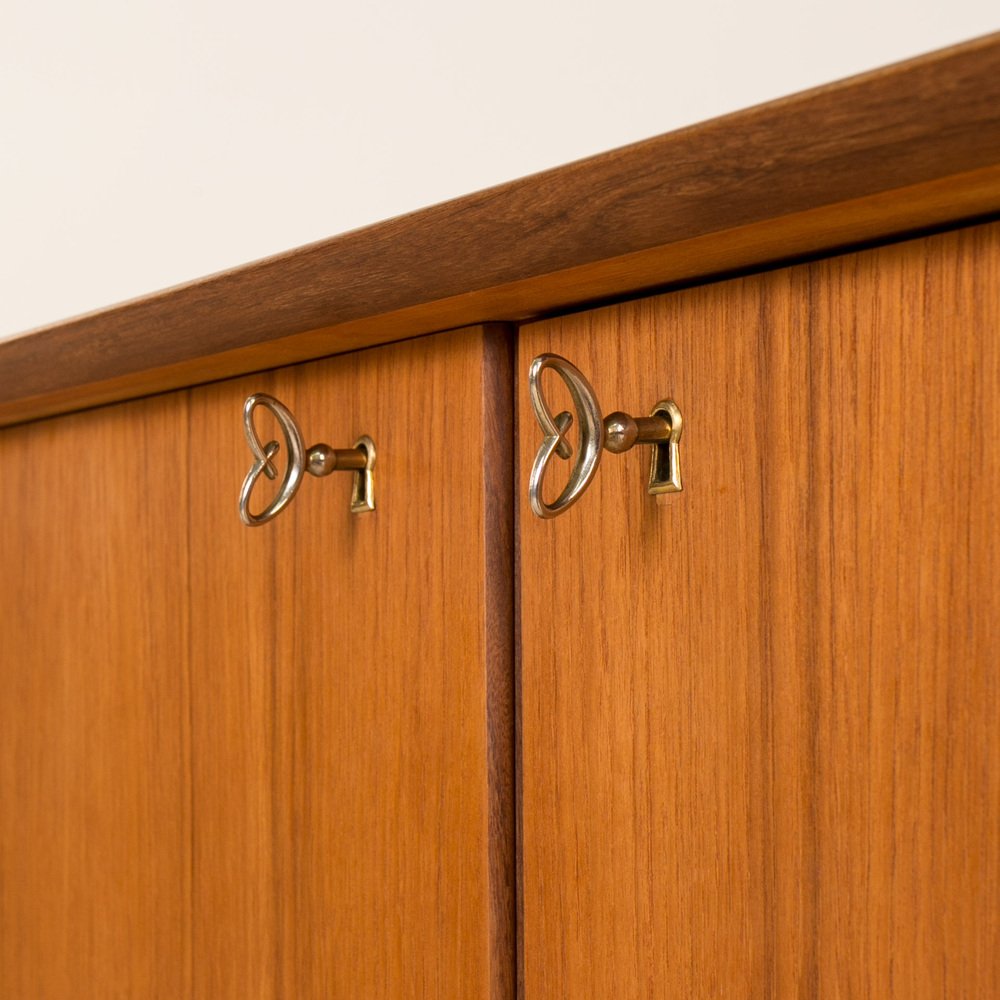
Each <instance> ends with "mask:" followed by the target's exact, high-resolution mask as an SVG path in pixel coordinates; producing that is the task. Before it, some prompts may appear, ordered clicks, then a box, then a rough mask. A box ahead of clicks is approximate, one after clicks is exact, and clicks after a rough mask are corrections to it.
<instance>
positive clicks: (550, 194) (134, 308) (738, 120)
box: [0, 35, 1000, 424]
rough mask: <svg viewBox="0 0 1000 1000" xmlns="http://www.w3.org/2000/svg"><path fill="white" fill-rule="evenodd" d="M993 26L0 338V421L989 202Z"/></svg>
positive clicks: (561, 305)
mask: <svg viewBox="0 0 1000 1000" xmlns="http://www.w3.org/2000/svg"><path fill="white" fill-rule="evenodd" d="M998 65H1000V35H991V36H989V37H986V38H983V39H979V40H977V41H974V42H970V43H968V44H965V45H961V46H957V47H955V48H952V49H946V50H943V51H941V52H937V53H934V54H932V55H929V56H925V57H923V58H920V59H916V60H912V61H910V62H906V63H901V64H899V65H897V66H893V67H890V68H888V69H885V70H879V71H877V72H874V73H868V74H866V75H864V76H860V77H856V78H854V79H851V80H847V81H844V82H841V83H837V84H833V85H831V86H827V87H823V88H820V89H817V90H812V91H808V92H806V93H803V94H800V95H797V96H795V97H790V98H786V99H784V100H780V101H776V102H773V103H771V104H766V105H762V106H760V107H757V108H752V109H750V110H748V111H743V112H740V113H737V114H733V115H728V116H726V117H724V118H720V119H717V120H715V121H710V122H706V123H704V124H701V125H697V126H694V127H692V128H686V129H682V130H680V131H677V132H673V133H670V134H668V135H664V136H660V137H658V138H655V139H650V140H648V141H646V142H641V143H638V144H636V145H633V146H628V147H626V148H624V149H619V150H615V151H613V152H610V153H605V154H603V155H601V156H597V157H593V158H591V159H588V160H583V161H580V162H578V163H573V164H570V165H568V166H565V167H561V168H559V169H556V170H550V171H547V172H545V173H541V174H537V175H535V176H533V177H528V178H525V179H523V180H519V181H516V182H514V183H511V184H507V185H503V186H501V187H497V188H493V189H490V190H487V191H483V192H479V193H477V194H473V195H469V196H467V197H464V198H460V199H458V200H456V201H452V202H448V203H446V204H442V205H438V206H435V207H432V208H428V209H425V210H423V211H420V212H416V213H414V214H412V215H408V216H404V217H401V218H398V219H393V220H390V221H388V222H384V223H380V224H378V225H375V226H371V227H368V228H366V229H361V230H357V231H355V232H352V233H347V234H345V235H342V236H338V237H336V238H335V239H332V240H328V241H326V242H323V243H317V244H314V245H312V246H307V247H304V248H302V249H300V250H296V251H294V252H292V253H289V254H285V255H282V256H279V257H274V258H270V259H268V260H263V261H260V262H258V263H255V264H251V265H248V266H246V267H243V268H239V269H237V270H234V271H230V272H227V273H223V274H219V275H215V276H212V277H210V278H206V279H204V280H202V281H198V282H195V283H193V284H189V285H185V286H181V287H178V288H174V289H170V290H168V291H165V292H161V293H158V294H155V295H151V296H148V297H146V298H142V299H138V300H136V301H133V302H128V303H125V304H123V305H119V306H116V307H114V308H112V309H109V310H105V311H102V312H97V313H93V314H91V315H88V316H83V317H79V318H76V319H71V320H67V321H65V322H63V323H59V324H56V325H54V326H51V327H47V328H43V329H41V330H37V331H35V332H32V333H30V334H28V335H25V336H22V337H20V338H17V339H14V340H12V341H8V342H5V343H2V344H0V371H2V372H3V375H4V377H3V379H2V380H0V424H9V423H17V422H22V421H26V420H30V419H34V418H37V417H39V416H44V415H47V414H51V413H55V412H61V411H65V410H69V409H79V408H81V407H84V406H93V405H96V404H99V403H105V402H108V401H111V400H115V399H121V398H125V397H129V396H138V395H143V394H148V393H152V392H158V391H162V390H165V389H171V388H176V387H178V386H182V385H191V384H193V383H197V382H206V381H209V380H212V379H218V378H222V377H226V376H230V375H235V374H239V373H241V372H247V371H253V370H261V369H266V368H272V367H275V366H277V365H281V364H287V363H290V362H294V361H300V360H304V359H306V358H315V357H320V356H323V355H328V354H334V353H338V352H343V351H347V350H351V349H354V348H358V347H362V346H370V345H372V344H376V343H384V342H387V341H390V340H400V339H404V338H407V337H413V336H416V335H420V334H426V333H431V332H434V331H438V330H445V329H449V328H455V327H461V326H465V325H468V324H470V323H477V322H483V321H487V320H519V319H524V318H528V317H533V316H538V315H540V314H542V313H545V312H552V311H556V310H560V309H565V308H566V307H568V306H575V305H579V304H580V303H581V302H594V301H597V300H599V299H602V298H603V299H607V298H609V297H612V296H621V295H623V294H626V293H634V292H637V291H639V290H642V289H649V288H653V287H657V286H661V287H662V286H664V285H667V284H671V283H677V282H685V281H688V282H689V281H692V280H694V279H703V278H705V277H707V276H710V275H718V274H721V273H723V272H727V271H733V270H735V269H742V268H748V267H752V266H759V265H762V264H766V263H771V262H774V261H781V260H789V259H790V258H793V257H795V256H801V255H803V254H808V253H815V252H817V251H820V250H828V249H831V248H835V247H844V246H847V245H850V244H852V243H855V244H856V243H858V242H859V241H866V240H873V239H882V238H885V237H887V236H890V235H893V234H899V233H905V232H913V231H914V230H916V229H919V228H921V227H928V226H936V225H940V224H944V223H952V222H955V221H957V220H962V219H969V218H972V217H974V216H982V215H984V214H987V213H991V212H997V211H1000V72H998V71H997V67H998Z"/></svg>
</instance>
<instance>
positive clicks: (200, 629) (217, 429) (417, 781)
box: [190, 329, 514, 1000]
mask: <svg viewBox="0 0 1000 1000" xmlns="http://www.w3.org/2000/svg"><path fill="white" fill-rule="evenodd" d="M510 386H511V377H510V358H509V350H508V346H507V340H506V337H505V334H504V332H503V331H500V330H493V329H488V330H482V329H474V330H470V331H466V332H461V333H457V334H454V335H450V336H448V337H431V338H422V339H420V340H414V341H409V342H407V343H404V344H397V345H392V346H390V347H383V348H378V349H375V350H373V351H368V352H363V353H358V354H352V355H347V356H343V357H340V358H335V359H331V360H328V361H323V362H317V363H314V364H309V365H303V366H299V367H295V368H290V369H285V370H281V371H278V372H274V373H269V374H267V375H265V376H253V377H248V378H244V379H240V380H237V381H235V382H226V383H220V384H218V385H213V386H206V387H203V388H201V389H197V390H193V391H192V392H191V418H190V419H191V424H192V426H195V427H198V428H199V435H200V436H202V437H203V439H204V440H207V441H211V442H212V443H213V447H212V449H211V450H210V451H205V452H202V453H200V454H197V455H195V456H194V462H193V472H192V475H191V501H190V502H191V504H192V515H191V517H192V538H191V545H192V549H191V551H192V555H191V585H190V586H191V604H192V611H191V620H192V633H193V635H194V636H196V642H195V645H194V654H193V660H192V665H191V671H192V680H191V688H192V706H193V718H192V741H193V754H192V759H193V763H194V770H193V782H194V791H193V802H194V810H193V812H194V840H193V843H194V945H193V953H194V959H193V961H194V970H195V994H196V995H197V996H206V997H213V998H228V997H231V998H233V1000H243V998H245V997H250V996H253V997H258V996H264V997H296V998H312V997H315V998H323V1000H337V998H344V1000H354V998H357V997H366V998H373V1000H379V998H384V1000H398V998H405V997H412V998H415V1000H416V998H421V997H432V996H435V997H436V996H440V997H459V996H476V997H484V998H486V997H488V998H490V1000H513V983H514V952H513V935H514V910H513V907H514V885H513V870H514V860H513V850H514V829H513V784H512V782H513V712H512V698H513V666H512V659H511V656H512V653H511V650H512V644H511V637H512V634H513V622H512V619H511V613H512V612H511V592H512V585H513V584H512V572H513V562H512V551H511V548H510V544H509V530H510V523H511V520H512V509H511V474H510V470H511V468H512V461H511V455H512V448H513V443H512V440H511V437H510V422H509V419H506V418H505V419H504V421H503V422H501V424H499V425H497V424H496V422H495V418H493V417H492V416H491V415H492V414H494V413H501V414H504V413H506V414H509V413H510V411H511V406H512V403H511V398H510V395H511V390H510ZM253 391H266V392H270V393H272V394H273V395H275V396H277V398H279V399H280V400H281V401H282V402H284V403H285V404H286V405H287V406H288V407H289V409H291V411H292V412H293V413H294V414H295V417H296V419H297V420H298V422H299V424H300V426H301V427H302V430H303V434H304V435H305V436H306V438H308V443H314V442H316V441H325V442H326V443H328V444H331V445H333V446H335V447H348V446H350V445H351V444H352V443H353V442H354V441H355V440H356V439H357V437H358V436H360V435H361V434H366V433H367V434H370V435H371V436H372V438H373V439H374V441H375V445H376V454H377V460H376V466H375V483H376V505H377V507H376V510H375V512H374V513H370V514H364V515H352V514H351V513H350V512H349V509H348V503H349V497H350V487H351V477H350V476H349V475H347V474H342V473H337V474H334V475H332V476H331V477H329V478H327V479H323V480H317V479H313V478H312V477H309V478H308V480H307V481H306V482H304V483H303V484H302V487H301V488H300V491H299V493H298V495H297V496H296V498H295V500H294V501H293V502H292V504H291V505H290V506H289V507H288V509H287V510H286V511H284V512H283V513H282V514H281V515H280V516H279V517H277V518H276V519H275V520H274V521H272V522H271V523H270V524H268V525H266V526H264V527H262V528H258V529H247V528H245V527H244V526H243V525H242V524H240V522H239V520H238V518H237V516H236V506H235V498H236V496H237V492H238V485H239V482H240V480H241V478H242V476H243V475H244V474H245V472H246V467H247V464H248V459H249V452H248V451H247V448H246V445H245V443H244V441H243V430H242V424H241V420H240V407H241V405H242V401H243V399H244V398H245V397H246V396H247V395H248V394H249V393H250V392H253ZM488 421H491V422H492V423H493V429H494V431H495V434H494V437H493V439H492V440H491V441H489V442H486V443H485V446H484V441H483V440H482V439H481V438H480V436H479V435H480V433H482V429H483V428H484V425H486V423H487V422H488ZM260 426H261V428H262V430H261V435H262V439H263V440H267V438H266V437H265V436H264V435H265V434H266V433H267V432H266V430H265V429H264V428H265V427H266V426H267V425H266V423H265V421H264V418H263V415H262V416H261V419H260ZM456 428H463V429H464V428H474V429H475V432H474V433H467V434H466V433H456ZM274 433H275V436H279V432H277V430H276V429H275V431H274ZM272 488H273V487H272ZM256 502H257V503H258V504H259V503H260V502H261V501H256ZM491 783H492V785H491Z"/></svg>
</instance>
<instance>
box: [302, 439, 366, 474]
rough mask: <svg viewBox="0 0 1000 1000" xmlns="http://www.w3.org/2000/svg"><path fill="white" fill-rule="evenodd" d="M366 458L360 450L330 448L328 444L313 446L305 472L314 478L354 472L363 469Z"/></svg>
mask: <svg viewBox="0 0 1000 1000" xmlns="http://www.w3.org/2000/svg"><path fill="white" fill-rule="evenodd" d="M367 464H368V456H367V455H366V454H365V452H364V451H362V450H361V449H360V448H357V447H355V448H331V447H330V446H329V445H328V444H314V445H313V446H312V447H311V448H310V449H309V455H308V457H307V460H306V471H307V472H309V473H311V474H312V475H314V476H328V475H330V473H331V472H340V471H344V470H347V471H351V472H356V471H358V470H359V469H363V468H365V466H366V465H367Z"/></svg>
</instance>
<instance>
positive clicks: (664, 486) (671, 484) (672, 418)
mask: <svg viewBox="0 0 1000 1000" xmlns="http://www.w3.org/2000/svg"><path fill="white" fill-rule="evenodd" d="M643 420H656V421H658V422H660V423H663V424H666V426H667V432H668V433H667V437H666V440H664V439H663V438H656V439H655V441H653V439H649V440H650V441H651V443H653V457H652V458H651V459H650V462H649V490H648V492H649V493H651V494H652V495H653V496H658V495H659V494H661V493H680V492H681V490H682V489H684V487H683V485H681V433H682V432H683V430H684V421H683V420H682V419H681V411H680V410H679V409H677V404H676V403H675V402H674V401H673V400H672V399H661V400H660V402H658V403H657V404H656V406H654V407H653V412H652V413H651V414H650V416H649V417H644V418H643ZM639 440H640V442H641V441H643V439H642V438H640V439H639Z"/></svg>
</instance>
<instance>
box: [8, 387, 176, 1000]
mask: <svg viewBox="0 0 1000 1000" xmlns="http://www.w3.org/2000/svg"><path fill="white" fill-rule="evenodd" d="M187 416H188V415H187V408H186V406H185V405H184V401H183V399H181V400H177V399H166V398H157V399H151V400H140V401H138V402H134V403H127V404H124V405H120V406H115V407H110V408H108V409H105V410H100V411H94V412H91V413H86V414H73V415H70V416H67V417H63V418H60V419H59V420H49V421H43V422H40V423H36V424H31V425H28V426H27V427H18V428H12V429H9V430H6V431H4V432H3V433H2V434H0V465H2V467H3V475H4V489H5V496H6V501H5V504H4V510H3V516H2V518H0V607H2V608H3V615H4V618H3V626H2V629H0V996H2V997H4V1000H67V998H80V1000H84V998H106V997H144V998H162V1000H174V998H178V997H188V996H190V995H191V975H192V969H191V935H190V912H191V860H192V858H191V795H190V773H191V738H190V728H189V717H188V706H189V699H188V683H189V671H188V665H189V662H190V659H189V646H188V639H189V632H190V629H189V613H190V612H189V604H188V601H187V599H186V593H187V585H188V551H189V546H188V538H189V534H188V529H189V525H188V516H187V511H186V509H185V504H186V500H187V495H188V456H189V450H188V443H189V433H188V424H187ZM165 458H169V461H166V460H164V459H165ZM147 473H148V474H147Z"/></svg>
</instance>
